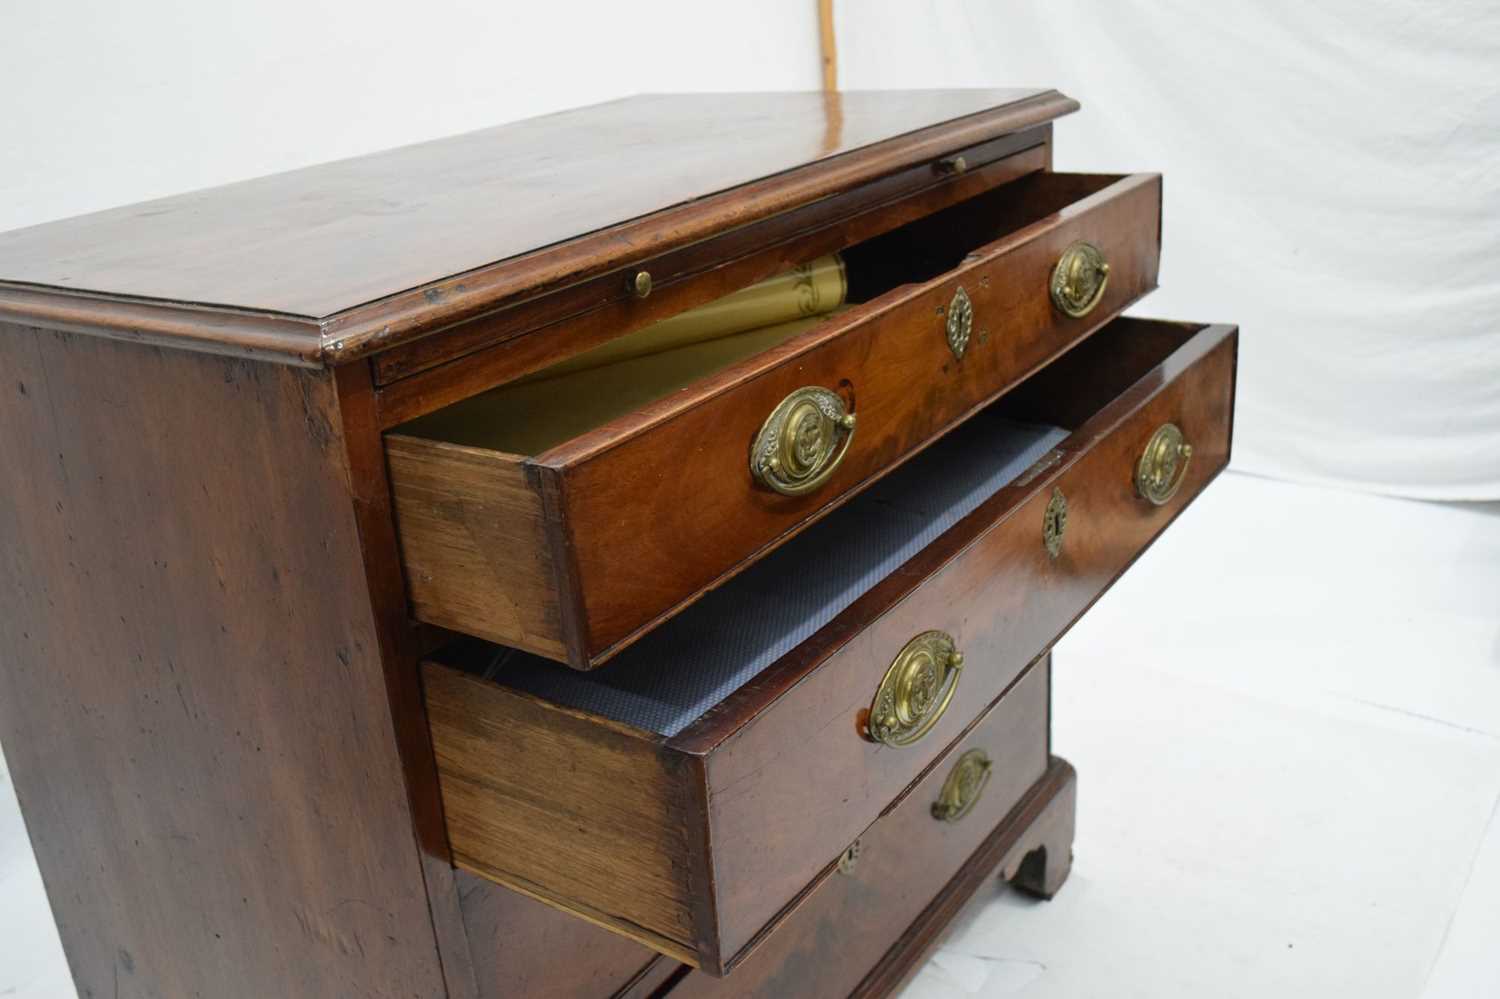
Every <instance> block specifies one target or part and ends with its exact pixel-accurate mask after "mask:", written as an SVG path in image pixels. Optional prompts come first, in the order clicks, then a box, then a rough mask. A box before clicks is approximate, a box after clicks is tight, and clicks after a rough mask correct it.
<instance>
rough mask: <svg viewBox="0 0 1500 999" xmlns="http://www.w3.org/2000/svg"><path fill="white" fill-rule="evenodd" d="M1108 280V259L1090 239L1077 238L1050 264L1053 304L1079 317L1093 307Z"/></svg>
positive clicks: (1100, 296) (1090, 310)
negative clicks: (1053, 265)
mask: <svg viewBox="0 0 1500 999" xmlns="http://www.w3.org/2000/svg"><path fill="white" fill-rule="evenodd" d="M1108 284H1109V263H1108V262H1107V261H1106V260H1105V259H1104V254H1103V253H1102V252H1101V251H1100V250H1099V248H1098V247H1097V246H1095V245H1094V244H1093V243H1089V242H1085V241H1084V240H1079V241H1078V242H1076V243H1074V244H1072V245H1071V246H1069V247H1068V248H1067V249H1066V250H1064V251H1063V252H1062V256H1061V257H1058V258H1057V266H1056V267H1054V268H1052V282H1051V291H1052V304H1053V305H1055V306H1057V309H1058V311H1059V312H1061V313H1062V314H1063V315H1065V316H1072V317H1073V318H1074V319H1082V318H1083V317H1084V316H1086V315H1088V314H1089V313H1090V312H1093V311H1094V306H1096V305H1098V304H1099V301H1100V299H1102V298H1103V297H1104V288H1105V286H1106V285H1108Z"/></svg>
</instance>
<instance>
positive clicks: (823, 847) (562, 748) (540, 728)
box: [425, 319, 1236, 975]
mask: <svg viewBox="0 0 1500 999" xmlns="http://www.w3.org/2000/svg"><path fill="white" fill-rule="evenodd" d="M1235 347H1236V334H1235V331H1234V329H1233V328H1232V327H1227V326H1210V327H1200V326H1197V325H1193V324H1176V323H1157V322H1152V321H1148V320H1135V319H1121V320H1116V321H1115V322H1114V323H1112V324H1110V325H1109V326H1107V327H1106V328H1105V329H1104V330H1101V331H1100V332H1099V333H1096V334H1095V335H1094V336H1093V337H1091V338H1090V339H1089V340H1088V341H1086V342H1085V343H1083V344H1082V345H1080V346H1078V347H1076V348H1074V350H1073V351H1072V352H1070V353H1069V354H1068V355H1067V358H1066V359H1065V360H1064V361H1060V362H1057V363H1056V364H1054V365H1051V366H1049V367H1048V368H1046V369H1044V370H1043V371H1042V372H1040V373H1039V374H1038V375H1036V376H1035V377H1034V379H1033V380H1032V381H1029V382H1028V383H1026V384H1024V385H1023V387H1022V388H1021V389H1018V390H1017V393H1016V394H1015V401H1014V402H1012V401H1011V399H1010V398H1006V399H1002V400H1001V401H1000V402H999V403H998V404H997V407H998V409H999V410H1001V411H1003V412H1004V413H1007V414H1010V415H1013V416H1021V417H1026V418H1029V419H1040V420H1044V421H1046V422H1051V423H1054V424H1057V425H1062V426H1065V427H1067V428H1068V429H1069V430H1071V431H1072V433H1070V435H1069V436H1068V437H1067V438H1066V439H1064V440H1063V441H1062V442H1061V443H1060V444H1059V445H1058V446H1057V448H1055V449H1054V450H1053V452H1052V453H1051V454H1049V455H1047V456H1046V457H1044V458H1043V459H1042V460H1040V461H1038V462H1037V463H1036V464H1035V465H1034V466H1033V467H1032V469H1030V470H1028V471H1027V472H1024V473H1022V475H1021V476H1020V478H1018V479H1017V480H1016V481H1015V482H1013V483H1011V484H1010V485H1008V486H1006V487H1004V488H1002V489H1000V490H999V491H998V492H996V493H995V494H994V495H993V496H991V497H990V498H989V499H987V500H985V501H984V502H983V503H982V504H981V505H980V506H979V507H978V508H976V509H975V510H974V511H973V512H972V513H971V514H969V515H968V516H967V517H965V518H964V519H963V520H961V521H959V522H958V523H957V524H956V525H954V527H953V528H951V529H950V530H948V531H947V532H945V533H943V534H942V535H940V536H939V537H938V538H937V539H936V540H935V541H933V542H932V543H931V544H930V545H928V546H927V547H926V548H924V549H923V550H922V551H921V552H920V553H918V554H917V555H916V556H914V557H913V558H912V559H911V560H909V561H908V562H907V563H906V564H905V565H904V566H903V567H902V568H901V570H900V571H898V572H895V573H893V574H891V575H890V576H888V577H887V578H886V579H884V580H882V581H881V582H879V583H877V584H876V585H875V587H874V588H873V589H871V590H870V591H869V592H867V593H866V594H864V595H863V596H862V597H860V598H859V599H858V600H856V601H855V602H854V603H853V604H851V605H850V606H849V607H848V608H847V609H846V610H844V611H843V612H841V613H840V614H839V615H837V616H836V617H835V618H834V619H833V620H832V621H830V622H829V623H828V624H827V625H825V626H824V627H823V628H821V629H820V630H818V631H817V632H816V633H814V634H813V635H812V637H810V638H809V639H807V640H806V641H804V642H802V643H801V644H800V645H798V646H797V647H796V648H795V649H794V650H793V651H791V652H789V653H788V654H787V655H785V656H783V657H782V659H780V660H779V661H777V662H776V663H773V664H772V665H771V666H770V667H768V668H767V669H765V670H764V671H762V672H761V673H760V674H759V675H757V676H756V677H755V678H754V679H753V680H751V681H750V682H749V683H747V684H746V685H745V686H743V687H741V688H740V689H739V690H737V691H735V692H734V693H732V694H730V695H729V696H728V697H726V698H725V699H724V700H722V701H721V702H719V703H718V704H716V705H715V706H713V707H712V708H710V709H709V710H708V711H707V712H705V713H704V714H703V716H702V717H701V718H699V719H698V720H697V721H695V722H693V723H692V724H690V725H689V726H688V727H687V728H686V729H685V730H683V731H682V732H680V733H678V734H677V735H674V736H672V737H670V738H665V739H664V738H663V737H661V736H658V735H653V734H651V733H648V732H645V731H643V730H640V729H635V728H631V727H628V726H625V725H622V724H619V723H616V722H612V721H608V720H606V719H604V718H601V717H599V716H597V715H593V714H590V713H588V712H585V711H582V710H576V709H573V708H569V707H563V706H559V705H556V704H551V703H549V702H546V701H543V700H541V699H539V698H536V697H534V696H532V695H530V694H527V693H524V692H521V691H519V690H516V689H513V688H511V687H507V686H505V682H506V675H505V671H504V669H503V668H502V669H500V670H499V672H498V673H496V674H495V676H494V679H484V678H482V676H481V674H483V673H484V672H485V670H486V666H487V664H489V663H491V662H492V661H493V658H494V647H493V646H489V645H486V644H484V643H479V642H473V643H459V644H457V645H455V646H454V647H452V648H450V649H447V650H443V651H442V652H441V653H439V654H438V655H437V656H436V657H435V658H434V660H433V661H432V662H430V663H429V664H428V665H427V666H426V669H425V675H426V679H427V685H426V689H427V692H428V704H429V709H430V712H431V721H432V730H433V738H434V741H435V744H436V746H437V755H438V769H439V772H440V774H441V784H442V791H443V801H444V805H445V808H446V812H447V816H448V823H449V830H450V835H451V837H452V841H453V845H454V850H455V853H456V855H457V857H458V859H459V862H460V864H462V865H463V866H465V867H466V868H467V869H468V870H470V871H472V872H474V873H476V874H480V875H482V876H486V877H490V878H492V879H494V880H497V881H500V882H501V883H503V884H507V885H510V886H512V887H516V888H518V889H520V890H524V891H527V892H529V893H532V894H534V895H536V896H537V897H539V898H544V899H546V900H547V901H550V902H552V903H553V904H556V905H560V906H563V907H566V908H570V909H572V910H573V911H575V912H578V913H579V914H581V915H582V916H584V917H585V918H588V919H590V920H593V921H596V922H600V923H602V924H605V925H609V926H611V927H613V928H614V929H616V930H618V931H619V932H622V933H625V934H627V935H633V936H635V937H636V939H639V940H641V941H642V942H645V943H647V944H648V945H649V946H652V947H653V948H655V949H657V950H659V951H661V952H662V953H665V954H668V955H671V956H673V957H676V958H678V959H679V960H683V961H685V962H687V963H691V964H694V965H696V966H698V967H700V968H703V969H706V970H709V971H711V972H712V973H715V974H721V973H724V972H726V971H729V972H730V974H731V975H732V970H731V969H732V968H733V966H734V965H735V964H736V963H737V962H739V961H740V960H742V959H744V955H745V954H747V953H748V952H749V949H750V948H751V946H752V945H753V942H754V941H755V940H756V939H757V938H758V937H759V936H760V935H761V934H762V933H764V932H766V931H767V928H768V927H773V926H775V925H776V923H777V922H778V921H779V920H780V919H782V918H783V914H782V910H783V908H784V906H786V904H787V903H788V901H790V900H791V899H793V898H794V897H796V896H797V895H798V893H799V892H801V891H802V890H803V889H804V888H805V887H806V886H807V884H808V883H809V882H810V881H812V880H813V879H815V878H816V877H817V876H818V874H819V872H820V871H821V870H823V869H824V868H825V867H826V865H827V864H828V863H829V861H830V860H831V858H833V857H836V856H837V855H838V853H839V852H840V851H841V850H842V849H843V848H844V847H845V846H846V845H848V843H849V841H851V840H852V839H854V838H855V837H856V836H858V835H859V833H860V831H861V830H862V829H864V828H865V827H866V826H867V825H868V824H869V823H870V822H871V821H873V820H874V819H875V817H876V816H878V815H879V814H880V813H881V812H882V810H884V809H886V808H887V807H889V805H890V803H891V802H892V800H894V799H895V798H896V797H897V796H899V794H900V793H901V791H902V790H903V789H904V788H906V787H908V786H909V785H910V784H911V783H912V782H913V781H914V780H917V779H919V778H920V776H921V775H922V773H923V772H924V770H925V769H926V768H927V767H928V766H929V765H930V764H931V763H932V761H933V760H935V759H936V758H937V757H938V756H939V755H940V754H941V752H942V749H943V747H944V746H946V745H948V744H950V743H951V742H952V741H953V740H954V739H956V738H958V737H959V736H960V735H961V734H962V733H963V732H964V731H965V730H966V728H967V727H968V726H969V725H970V724H971V723H972V722H973V720H974V719H975V718H976V717H978V716H979V714H980V713H982V711H983V710H984V708H985V706H986V705H988V704H990V703H991V702H992V701H993V700H994V699H995V698H996V697H997V696H999V695H1000V693H1001V692H1002V691H1003V690H1005V689H1006V687H1008V686H1009V685H1010V684H1011V682H1012V681H1013V680H1014V679H1015V678H1016V677H1017V676H1019V675H1020V674H1021V673H1022V671H1023V670H1024V669H1025V668H1026V667H1027V665H1028V664H1029V663H1030V662H1031V661H1032V660H1034V659H1035V658H1036V657H1037V656H1038V655H1039V654H1040V653H1041V652H1043V651H1044V650H1046V649H1048V648H1050V647H1051V646H1052V644H1053V643H1054V642H1055V641H1056V640H1057V639H1058V637H1060V636H1061V635H1062V634H1063V633H1064V632H1065V631H1066V630H1067V629H1068V627H1070V626H1071V625H1072V623H1073V622H1074V621H1075V620H1077V618H1078V617H1079V615H1081V614H1082V613H1083V612H1084V611H1085V610H1086V609H1087V608H1088V607H1089V606H1090V605H1091V604H1092V603H1093V602H1094V601H1095V600H1096V599H1098V597H1099V596H1100V595H1101V594H1102V593H1103V592H1104V591H1105V590H1106V589H1108V587H1109V586H1110V585H1111V584H1112V583H1113V582H1114V581H1115V580H1116V579H1117V578H1118V577H1119V575H1120V574H1121V573H1122V572H1124V571H1125V569H1126V568H1127V567H1128V566H1129V565H1130V563H1131V562H1132V561H1133V560H1134V559H1135V558H1136V557H1137V556H1139V554H1140V553H1141V552H1142V551H1144V550H1145V549H1146V547H1147V546H1149V545H1150V544H1151V542H1152V541H1153V540H1154V539H1155V538H1156V537H1157V536H1158V535H1159V534H1160V533H1161V532H1162V531H1163V530H1165V529H1166V528H1167V526H1168V525H1169V524H1170V523H1171V522H1172V520H1173V519H1174V518H1175V517H1176V516H1177V515H1178V514H1180V513H1181V512H1182V510H1183V509H1185V508H1186V506H1187V505H1188V504H1189V503H1191V502H1192V501H1193V499H1194V498H1195V497H1196V496H1197V495H1198V494H1199V493H1200V492H1201V490H1202V489H1203V488H1204V486H1206V485H1207V484H1208V482H1209V481H1211V480H1212V479H1213V478H1214V476H1216V475H1217V474H1218V472H1219V471H1220V470H1221V469H1222V468H1223V466H1224V464H1225V462H1226V461H1227V459H1228V453H1229V433H1230V426H1231V407H1232V399H1233V387H1234V371H1235ZM1054 369H1057V370H1056V372H1054ZM1086 372H1097V374H1093V375H1090V374H1086ZM1073 393H1079V394H1081V395H1082V396H1083V399H1082V401H1081V402H1079V403H1076V404H1074V403H1072V402H1069V401H1064V400H1068V399H1070V398H1071V395H1072V394H1073ZM983 418H984V417H979V419H983ZM1167 421H1172V422H1174V423H1176V424H1177V425H1178V426H1180V427H1181V428H1182V429H1183V430H1184V432H1185V433H1186V434H1187V435H1188V438H1189V440H1190V441H1191V442H1192V444H1193V446H1194V448H1195V453H1194V456H1193V460H1192V462H1191V464H1190V465H1189V466H1188V469H1187V472H1186V475H1185V477H1184V480H1183V483H1182V486H1181V488H1180V489H1179V491H1178V492H1177V494H1176V495H1175V496H1174V497H1172V498H1171V500H1170V501H1168V502H1167V503H1165V504H1164V505H1162V506H1154V505H1152V504H1150V503H1148V502H1146V501H1145V500H1144V499H1142V498H1141V497H1140V496H1138V495H1136V493H1135V491H1134V487H1133V484H1132V474H1133V470H1134V468H1135V464H1136V461H1137V459H1138V458H1139V456H1140V453H1141V451H1142V449H1143V448H1144V447H1145V444H1146V441H1147V440H1148V439H1149V438H1150V437H1151V435H1152V434H1153V433H1154V432H1155V430H1156V429H1157V427H1159V426H1160V425H1161V424H1162V423H1164V422H1167ZM1055 491H1061V492H1062V493H1063V494H1064V495H1065V496H1066V497H1067V500H1068V504H1069V507H1068V509H1069V513H1068V521H1067V528H1066V534H1065V537H1064V543H1063V546H1062V548H1061V550H1060V552H1059V553H1058V555H1057V556H1056V557H1054V556H1052V555H1051V554H1049V553H1048V551H1047V550H1046V548H1045V546H1044V545H1043V543H1042V525H1043V521H1044V511H1045V510H1046V508H1047V506H1048V504H1049V503H1050V501H1051V498H1052V496H1053V494H1054V492H1055ZM835 516H837V515H836V514H835ZM686 613H687V614H692V613H693V611H692V610H689V611H687V612H686ZM929 629H938V630H942V631H945V632H948V633H949V634H951V635H953V636H954V638H955V640H956V643H957V645H958V647H959V648H960V649H962V650H963V652H964V655H965V660H966V665H965V668H964V675H963V679H962V683H961V685H960V687H959V688H958V691H957V694H956V695H955V698H954V700H953V703H952V706H951V707H950V708H949V709H948V710H947V711H946V712H945V713H944V714H943V715H942V716H941V717H940V718H939V719H938V720H937V722H936V723H935V724H934V726H933V728H932V730H931V732H930V733H929V734H928V736H927V737H926V738H925V739H924V740H923V741H922V742H921V743H920V744H918V745H916V746H914V747H910V748H907V749H902V750H891V749H888V748H886V747H883V746H878V745H876V744H874V743H872V742H870V741H869V740H868V739H867V738H865V737H864V736H863V734H862V733H863V732H864V729H865V721H866V715H867V713H868V710H869V704H870V702H871V699H872V698H873V696H874V692H875V690H876V689H877V687H878V686H879V684H880V680H881V677H882V676H883V675H884V673H885V671H886V669H887V668H888V667H889V665H890V663H891V661H892V659H893V658H894V657H895V655H896V654H897V653H898V652H899V651H900V649H901V648H902V646H903V645H905V644H906V642H907V641H908V640H909V639H910V638H911V637H912V636H913V635H916V634H919V633H921V632H923V631H927V630H929ZM670 665H671V664H670V663H664V664H663V668H670ZM528 668H543V669H545V668H551V667H550V665H548V664H540V663H532V664H531V665H530V666H529V667H528ZM608 669H609V667H608V665H606V666H605V667H604V670H603V672H602V673H601V674H599V675H600V676H605V677H607V673H608ZM577 682H579V683H589V682H592V678H587V679H586V678H580V679H578V680H577ZM809 759H814V760H817V761H818V766H816V767H814V768H811V769H809V768H808V767H807V766H806V761H807V760H809ZM792 775H796V776H795V779H793V777H792ZM696 829H701V830H702V834H701V836H700V835H698V834H697V833H696V832H695V831H694V830H696ZM705 871H709V872H712V879H711V881H709V880H708V879H707V878H706V876H705V873H704V872H705Z"/></svg>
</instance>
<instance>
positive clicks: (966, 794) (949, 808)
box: [932, 749, 991, 822]
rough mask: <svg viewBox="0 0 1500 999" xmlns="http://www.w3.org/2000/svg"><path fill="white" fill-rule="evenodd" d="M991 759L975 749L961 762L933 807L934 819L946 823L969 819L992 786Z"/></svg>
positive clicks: (954, 767)
mask: <svg viewBox="0 0 1500 999" xmlns="http://www.w3.org/2000/svg"><path fill="white" fill-rule="evenodd" d="M990 770H991V764H990V757H989V754H988V753H986V752H985V751H984V750H982V749H971V750H969V751H968V752H967V753H965V754H964V755H962V756H960V757H959V758H958V762H957V763H955V764H954V765H953V770H952V772H951V773H949V774H948V779H947V780H945V781H943V789H942V790H941V791H939V792H938V799H937V801H934V802H933V803H932V817H933V818H935V819H940V820H942V821H943V822H957V821H958V820H959V819H961V818H963V817H964V816H965V815H968V814H969V812H970V810H971V809H973V807H974V806H975V805H976V804H978V802H979V797H980V795H982V794H984V788H985V785H986V784H988V783H989V782H990Z"/></svg>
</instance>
